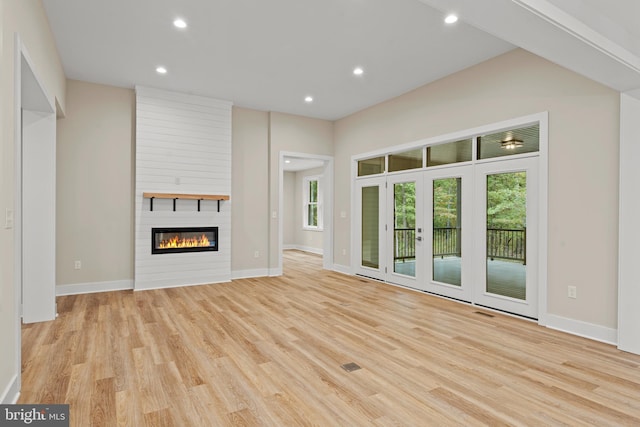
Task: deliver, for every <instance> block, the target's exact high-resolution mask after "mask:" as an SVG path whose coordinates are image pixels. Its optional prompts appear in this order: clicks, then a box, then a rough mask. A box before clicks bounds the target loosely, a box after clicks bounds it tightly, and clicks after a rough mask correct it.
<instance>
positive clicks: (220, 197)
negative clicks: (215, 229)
mask: <svg viewBox="0 0 640 427" xmlns="http://www.w3.org/2000/svg"><path fill="white" fill-rule="evenodd" d="M142 197H144V198H145V199H151V201H150V205H149V206H150V209H149V210H151V211H153V199H173V210H174V212H175V210H176V200H179V199H183V200H197V201H198V212H200V200H216V201H217V202H218V212H220V200H229V196H228V195H226V194H187V193H142Z"/></svg>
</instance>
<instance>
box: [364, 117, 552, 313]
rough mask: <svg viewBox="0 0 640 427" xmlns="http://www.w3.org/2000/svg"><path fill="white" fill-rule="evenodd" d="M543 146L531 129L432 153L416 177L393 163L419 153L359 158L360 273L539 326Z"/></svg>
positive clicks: (486, 135) (535, 126) (535, 127)
mask: <svg viewBox="0 0 640 427" xmlns="http://www.w3.org/2000/svg"><path fill="white" fill-rule="evenodd" d="M512 126H513V125H512ZM544 138H546V136H544ZM540 140H541V138H540V123H539V122H538V123H525V124H520V125H516V126H513V127H510V128H507V129H503V130H500V129H498V130H497V131H493V130H487V131H485V132H483V133H482V134H478V135H473V136H471V137H469V138H464V139H459V140H454V141H450V142H442V143H435V144H433V145H427V146H425V147H423V150H422V152H421V153H422V157H421V158H420V159H419V162H414V163H413V165H412V166H411V167H410V168H408V169H409V170H403V171H397V170H394V166H393V165H392V164H391V161H392V160H393V157H394V156H395V157H398V156H400V155H403V154H404V153H412V154H411V155H412V156H413V158H414V160H415V159H416V152H417V150H416V149H413V150H410V151H404V152H401V153H391V154H387V155H385V156H377V157H372V158H369V159H364V160H362V161H361V162H362V164H361V165H358V168H359V169H358V171H359V172H360V173H362V171H365V172H364V173H363V174H362V176H360V177H357V178H356V179H355V186H354V191H355V194H354V196H355V197H354V198H355V208H356V218H355V220H356V221H355V223H356V226H355V230H354V241H355V242H356V248H355V251H354V252H355V256H356V259H355V261H356V263H355V264H356V265H355V268H354V270H355V271H354V272H355V273H356V274H359V275H363V276H367V277H371V278H375V279H378V280H383V281H386V282H389V283H393V284H397V285H401V286H406V287H410V288H414V289H418V290H422V291H426V292H430V293H433V294H437V295H441V296H445V297H449V298H454V299H457V300H460V301H464V302H468V303H472V304H476V305H481V306H485V307H489V308H493V309H497V310H501V311H505V312H509V313H513V314H517V315H520V316H524V317H529V318H534V319H537V318H538V317H539V312H540V311H539V306H538V301H539V299H540V298H539V294H540V293H541V289H540V277H541V275H540V269H541V266H540V264H539V262H538V261H539V259H540V256H539V251H540V246H539V240H540V239H539V236H540V230H541V227H540V226H539V217H540V210H541V209H544V210H546V204H544V205H541V203H540V199H541V196H540V185H539V183H540V173H539V157H540ZM396 163H397V162H396ZM405 164H409V165H411V163H410V162H405ZM372 165H376V166H375V168H373V169H372V168H371V166H372ZM367 170H369V171H373V172H374V173H367ZM542 287H544V284H543V285H542Z"/></svg>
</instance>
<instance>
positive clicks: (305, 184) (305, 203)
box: [302, 175, 324, 231]
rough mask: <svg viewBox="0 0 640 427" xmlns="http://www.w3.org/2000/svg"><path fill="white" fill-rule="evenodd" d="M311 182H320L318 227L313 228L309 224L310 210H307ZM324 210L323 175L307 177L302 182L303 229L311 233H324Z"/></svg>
mask: <svg viewBox="0 0 640 427" xmlns="http://www.w3.org/2000/svg"><path fill="white" fill-rule="evenodd" d="M311 181H318V201H317V202H316V205H317V206H318V225H317V226H315V227H314V226H311V225H308V223H309V210H308V208H307V206H308V204H309V183H310V182H311ZM323 216H324V215H323V210H322V175H309V176H305V177H304V178H303V180H302V229H303V230H309V231H322V228H323Z"/></svg>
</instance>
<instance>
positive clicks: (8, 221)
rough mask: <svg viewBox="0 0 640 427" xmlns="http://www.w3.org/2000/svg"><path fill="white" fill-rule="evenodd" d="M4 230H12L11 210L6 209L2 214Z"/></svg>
mask: <svg viewBox="0 0 640 427" xmlns="http://www.w3.org/2000/svg"><path fill="white" fill-rule="evenodd" d="M4 228H13V209H9V208H7V209H6V210H5V212H4Z"/></svg>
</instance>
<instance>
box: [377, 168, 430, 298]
mask: <svg viewBox="0 0 640 427" xmlns="http://www.w3.org/2000/svg"><path fill="white" fill-rule="evenodd" d="M422 183H423V173H422V172H412V173H402V174H398V175H390V176H389V177H388V178H387V221H386V228H387V230H386V242H387V248H386V260H387V264H388V267H387V276H386V280H387V281H388V282H392V283H397V284H399V285H404V286H409V287H411V288H421V287H422V283H423V277H422V276H423V272H424V268H422V262H423V258H424V255H423V254H424V248H425V245H426V243H427V242H426V241H425V240H424V237H425V234H426V233H425V230H424V214H423V192H424V190H423V188H422Z"/></svg>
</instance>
